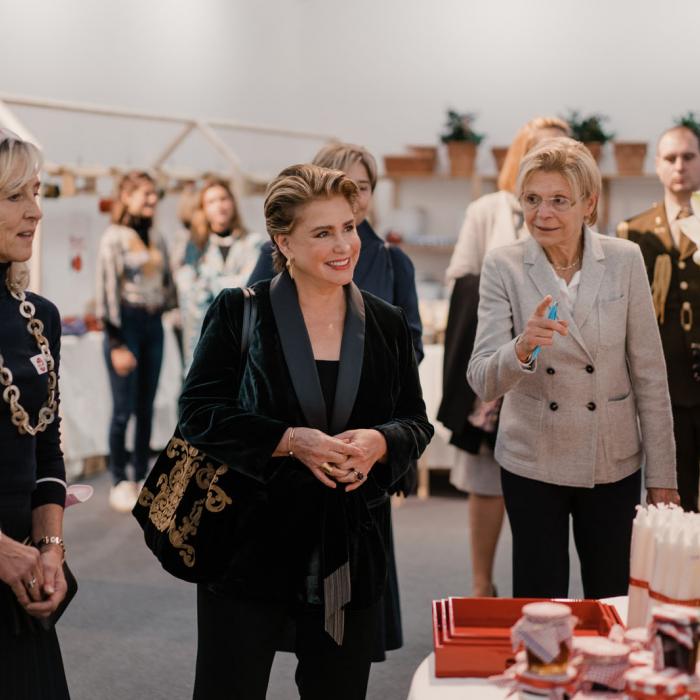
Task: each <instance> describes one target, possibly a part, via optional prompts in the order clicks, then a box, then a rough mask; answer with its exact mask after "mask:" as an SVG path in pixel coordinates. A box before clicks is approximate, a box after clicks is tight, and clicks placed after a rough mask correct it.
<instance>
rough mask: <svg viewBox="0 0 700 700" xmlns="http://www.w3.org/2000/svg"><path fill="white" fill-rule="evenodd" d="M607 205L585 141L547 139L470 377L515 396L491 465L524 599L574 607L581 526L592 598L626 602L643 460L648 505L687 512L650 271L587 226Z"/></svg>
mask: <svg viewBox="0 0 700 700" xmlns="http://www.w3.org/2000/svg"><path fill="white" fill-rule="evenodd" d="M599 193H600V173H599V172H598V168H597V166H596V164H595V161H594V160H593V158H592V157H591V155H590V154H589V152H588V150H587V149H586V148H585V147H584V146H583V145H582V144H580V143H578V142H576V141H573V140H572V139H568V138H555V139H550V140H548V141H545V142H543V143H542V144H540V145H539V146H538V147H536V148H535V149H533V150H532V151H531V152H530V153H529V154H528V155H527V156H526V157H525V158H524V159H523V162H522V164H521V167H520V171H519V175H518V184H517V194H518V196H519V199H520V202H521V204H522V207H523V212H524V216H525V223H526V225H527V228H528V231H529V232H530V235H531V238H529V239H526V240H523V241H519V242H517V243H515V244H513V245H509V246H505V247H502V248H498V249H495V250H493V251H491V252H489V253H488V254H487V255H486V258H485V260H484V266H483V270H482V275H481V283H480V289H479V294H480V301H479V322H478V329H477V335H476V341H475V346H474V352H473V354H472V358H471V361H470V363H469V368H468V370H467V378H468V380H469V383H470V385H471V386H472V388H473V389H474V391H475V392H476V394H477V395H478V396H480V397H481V399H483V400H484V401H491V400H493V399H496V398H498V397H501V396H502V397H504V398H503V406H502V409H501V415H500V425H499V432H498V438H497V440H496V449H495V457H496V461H497V462H498V463H499V464H500V465H501V480H502V486H503V493H504V498H505V505H506V511H507V513H508V517H509V520H510V523H511V529H512V531H513V594H514V595H515V596H516V597H529V596H535V597H539V596H542V597H565V596H567V595H568V583H569V552H568V549H569V518H570V517H571V518H572V519H573V532H574V539H575V542H576V547H577V550H578V554H579V558H580V560H581V573H582V579H583V588H584V594H585V596H586V597H587V598H601V597H605V596H613V595H622V594H624V593H626V591H627V583H628V579H629V543H630V537H631V528H632V520H633V518H634V513H635V506H636V505H637V503H638V502H639V494H640V485H641V478H640V467H641V464H642V461H643V459H644V461H645V486H646V488H647V500H648V501H649V502H652V503H657V502H665V501H671V502H677V501H678V494H677V491H676V490H675V489H676V476H675V464H674V454H675V451H674V441H673V426H672V418H671V405H670V400H669V395H668V386H667V382H666V369H665V365H664V358H663V352H662V349H661V341H660V338H659V332H658V327H657V325H656V321H655V318H654V310H653V306H652V301H651V294H650V291H649V284H648V281H647V277H646V272H645V269H644V263H643V260H642V257H641V254H640V252H639V250H638V248H637V247H635V246H634V245H630V244H629V242H627V241H623V240H619V239H612V238H608V237H606V236H602V235H599V234H597V233H595V232H593V231H592V230H591V229H590V228H588V226H590V225H593V224H594V223H595V220H596V210H597V204H598V197H599ZM554 301H556V302H557V303H558V317H557V320H550V319H549V318H548V310H549V309H550V308H551V306H552V304H553V302H554ZM538 347H539V348H540V350H537V349H536V348H538ZM538 353H539V354H538ZM640 428H641V433H640Z"/></svg>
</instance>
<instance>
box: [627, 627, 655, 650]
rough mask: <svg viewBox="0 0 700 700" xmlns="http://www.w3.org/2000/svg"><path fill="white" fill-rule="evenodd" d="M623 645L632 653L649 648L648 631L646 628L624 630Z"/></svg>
mask: <svg viewBox="0 0 700 700" xmlns="http://www.w3.org/2000/svg"><path fill="white" fill-rule="evenodd" d="M623 641H624V643H625V644H626V645H627V646H628V647H629V648H630V649H631V650H632V651H640V650H641V649H648V648H649V630H648V629H647V628H646V627H630V629H628V630H625V636H624V639H623Z"/></svg>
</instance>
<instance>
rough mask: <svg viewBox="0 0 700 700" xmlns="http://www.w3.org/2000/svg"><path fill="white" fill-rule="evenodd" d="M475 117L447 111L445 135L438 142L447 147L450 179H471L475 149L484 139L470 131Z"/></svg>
mask: <svg viewBox="0 0 700 700" xmlns="http://www.w3.org/2000/svg"><path fill="white" fill-rule="evenodd" d="M474 119H475V115H474V114H472V113H470V112H461V113H460V112H457V111H455V110H454V109H448V110H447V122H446V123H445V129H446V131H445V133H443V134H442V136H441V137H440V140H441V141H442V142H443V143H444V144H445V145H446V146H447V153H448V155H449V157H450V175H452V177H471V176H472V175H473V174H474V163H475V161H476V148H477V146H478V145H479V144H480V143H481V141H482V140H483V138H484V134H478V133H476V132H475V131H474V130H473V129H472V123H473V122H474Z"/></svg>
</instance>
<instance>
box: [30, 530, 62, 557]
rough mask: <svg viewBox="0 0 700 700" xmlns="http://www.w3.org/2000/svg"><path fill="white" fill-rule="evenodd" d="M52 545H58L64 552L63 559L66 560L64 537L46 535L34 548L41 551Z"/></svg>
mask: <svg viewBox="0 0 700 700" xmlns="http://www.w3.org/2000/svg"><path fill="white" fill-rule="evenodd" d="M50 544H57V545H58V546H59V547H60V548H61V551H62V552H63V558H64V559H65V558H66V545H65V544H64V543H63V537H58V536H57V535H44V536H43V537H41V538H40V539H38V540H37V541H36V542H35V543H34V546H35V547H36V548H37V549H41V548H42V547H46V546H47V545H50Z"/></svg>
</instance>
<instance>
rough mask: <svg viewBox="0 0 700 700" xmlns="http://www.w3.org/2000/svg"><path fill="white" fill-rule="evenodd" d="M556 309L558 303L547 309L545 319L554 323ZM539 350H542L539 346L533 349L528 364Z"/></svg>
mask: <svg viewBox="0 0 700 700" xmlns="http://www.w3.org/2000/svg"><path fill="white" fill-rule="evenodd" d="M558 307H559V302H558V301H555V302H554V303H553V304H552V305H551V306H550V307H549V311H548V312H547V318H548V319H549V320H550V321H556V320H557V308H558ZM540 350H542V348H541V347H540V346H539V345H537V346H536V347H535V349H534V350H533V351H532V355H530V362H532V360H534V359H535V358H536V357H537V356H538V355H539V354H540Z"/></svg>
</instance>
